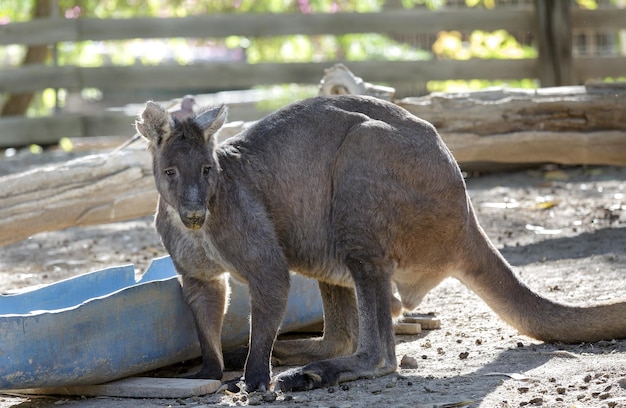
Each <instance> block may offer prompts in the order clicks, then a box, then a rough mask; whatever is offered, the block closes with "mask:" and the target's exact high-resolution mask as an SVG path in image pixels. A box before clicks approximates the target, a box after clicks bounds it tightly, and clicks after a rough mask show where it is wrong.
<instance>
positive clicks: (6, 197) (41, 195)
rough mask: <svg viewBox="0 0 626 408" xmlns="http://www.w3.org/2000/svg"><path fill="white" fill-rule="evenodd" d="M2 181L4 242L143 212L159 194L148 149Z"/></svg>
mask: <svg viewBox="0 0 626 408" xmlns="http://www.w3.org/2000/svg"><path fill="white" fill-rule="evenodd" d="M0 186H1V188H0V246H2V245H7V244H10V243H13V242H17V241H20V240H22V239H25V238H28V237H29V236H31V235H33V234H36V233H38V232H43V231H55V230H60V229H64V228H69V227H75V226H86V225H95V224H104V223H109V222H114V221H122V220H129V219H133V218H137V217H142V216H145V215H148V214H150V213H153V212H154V210H155V208H156V200H157V193H156V189H155V187H154V181H153V178H152V170H151V168H150V157H149V153H148V152H146V151H145V150H144V149H142V150H138V149H129V150H126V151H121V152H118V153H116V154H114V155H109V154H99V155H91V156H85V157H82V158H79V159H76V160H72V161H69V162H66V163H62V164H55V165H51V166H45V167H40V168H37V169H33V170H30V171H27V172H24V173H18V174H12V175H9V176H6V177H2V178H0Z"/></svg>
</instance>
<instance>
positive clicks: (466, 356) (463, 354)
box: [459, 351, 469, 360]
mask: <svg viewBox="0 0 626 408" xmlns="http://www.w3.org/2000/svg"><path fill="white" fill-rule="evenodd" d="M468 357H469V351H463V352H461V353H460V354H459V358H460V359H461V360H465V359H466V358H468Z"/></svg>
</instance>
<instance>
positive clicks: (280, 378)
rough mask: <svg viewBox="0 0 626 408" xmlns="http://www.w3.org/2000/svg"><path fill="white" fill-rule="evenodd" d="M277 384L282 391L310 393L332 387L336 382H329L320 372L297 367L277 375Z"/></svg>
mask: <svg viewBox="0 0 626 408" xmlns="http://www.w3.org/2000/svg"><path fill="white" fill-rule="evenodd" d="M335 382H336V381H335ZM275 383H276V386H277V387H279V388H280V390H281V391H308V390H312V389H314V388H321V387H324V386H327V385H331V384H332V383H334V382H333V381H328V379H327V378H324V377H323V376H322V374H321V372H319V371H318V370H313V369H311V368H309V369H307V368H306V367H297V368H292V369H290V370H287V371H285V372H283V373H280V374H279V375H277V376H276V378H275Z"/></svg>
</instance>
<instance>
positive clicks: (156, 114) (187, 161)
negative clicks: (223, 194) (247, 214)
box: [135, 102, 227, 229]
mask: <svg viewBox="0 0 626 408" xmlns="http://www.w3.org/2000/svg"><path fill="white" fill-rule="evenodd" d="M226 113H227V108H226V107H225V106H224V105H222V106H220V107H217V108H212V109H206V110H201V111H200V112H198V113H197V114H194V115H189V116H188V117H186V118H184V119H180V120H179V119H176V118H173V117H172V116H171V115H170V114H169V113H168V112H167V111H166V110H165V109H164V108H163V107H162V106H160V105H158V104H156V103H154V102H148V103H147V104H146V108H145V109H144V111H143V112H142V113H141V115H140V116H139V118H138V120H137V122H136V124H135V125H136V127H137V131H138V132H139V133H140V134H141V135H142V136H143V137H144V138H146V139H147V140H148V142H149V150H150V152H151V153H152V158H153V171H154V179H155V183H156V187H157V190H158V192H159V194H160V195H161V198H163V200H165V202H166V203H168V204H169V205H170V206H172V207H173V208H175V209H176V211H177V212H178V215H179V216H180V219H181V221H182V222H183V224H184V225H185V226H186V227H187V228H190V229H199V228H200V227H202V225H203V224H204V221H205V219H206V213H207V206H208V203H209V200H210V199H211V197H212V196H213V195H214V194H215V192H216V184H217V179H218V174H219V172H220V167H219V163H218V161H217V157H216V155H215V144H216V142H215V133H216V132H217V131H218V130H219V129H220V128H221V127H222V125H223V124H224V122H225V121H226Z"/></svg>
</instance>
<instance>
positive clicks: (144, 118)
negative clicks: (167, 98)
mask: <svg viewBox="0 0 626 408" xmlns="http://www.w3.org/2000/svg"><path fill="white" fill-rule="evenodd" d="M171 120H172V119H171V118H170V115H169V114H168V113H167V111H166V110H165V109H164V108H163V107H162V106H161V105H159V104H158V103H155V102H152V101H148V102H147V103H146V108H145V109H144V110H143V112H142V113H141V115H139V117H138V118H137V121H136V122H135V127H136V128H137V132H139V134H140V135H142V136H143V137H144V138H146V139H147V140H148V142H150V143H151V144H152V145H154V146H160V145H161V144H162V143H163V141H164V140H165V139H167V138H168V137H169V135H170V133H171V132H172V123H171Z"/></svg>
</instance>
